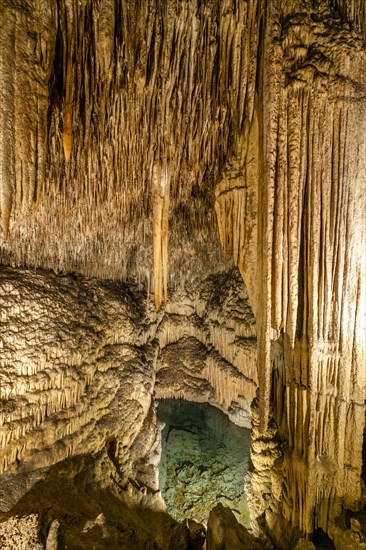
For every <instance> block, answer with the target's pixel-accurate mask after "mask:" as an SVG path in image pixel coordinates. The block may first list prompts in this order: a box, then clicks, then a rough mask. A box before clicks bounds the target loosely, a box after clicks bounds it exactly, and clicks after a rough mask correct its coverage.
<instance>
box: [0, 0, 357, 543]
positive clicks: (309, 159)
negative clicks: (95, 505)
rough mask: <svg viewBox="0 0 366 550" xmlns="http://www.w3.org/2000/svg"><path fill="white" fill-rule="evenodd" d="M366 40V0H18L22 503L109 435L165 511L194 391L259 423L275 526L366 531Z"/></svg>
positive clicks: (12, 497) (12, 159) (17, 351)
mask: <svg viewBox="0 0 366 550" xmlns="http://www.w3.org/2000/svg"><path fill="white" fill-rule="evenodd" d="M365 43H366V4H365V2H364V0H318V1H316V2H315V1H311V0H288V1H287V0H286V1H285V0H273V1H269V0H238V1H232V0H223V1H221V0H208V1H207V2H199V1H198V0H189V1H187V2H180V1H177V0H167V2H156V1H155V0H143V1H141V2H132V1H129V0H103V1H100V2H96V1H94V0H80V1H74V0H57V1H56V0H35V1H33V0H24V2H17V1H15V0H2V2H1V7H0V224H1V229H0V263H1V266H2V268H1V271H0V323H1V324H0V331H1V332H0V352H1V355H0V377H1V379H0V398H1V410H0V424H1V425H0V442H1V456H0V458H1V460H0V471H1V473H2V474H1V479H0V509H1V510H2V511H3V513H4V514H5V513H8V512H9V511H11V510H12V512H9V513H10V515H11V514H12V513H14V514H15V511H14V510H15V508H14V506H16V505H17V504H18V503H19V502H20V500H21V499H22V498H25V497H26V495H27V494H28V493H29V491H30V490H32V488H34V485H35V483H36V482H37V480H41V479H44V476H45V475H47V472H48V471H49V469H50V468H52V467H56V466H57V464H59V463H60V462H62V461H65V460H71V461H72V460H74V459H79V458H80V457H81V456H85V457H89V458H90V459H91V460H92V459H93V458H95V457H96V456H97V454H98V453H104V454H105V453H107V455H108V452H109V454H110V455H111V457H113V460H112V458H110V459H109V460H110V461H111V462H112V463H113V464H114V461H115V464H116V465H117V466H116V467H118V476H117V477H116V480H115V484H116V485H117V486H118V487H119V484H122V486H123V487H129V489H128V490H129V491H130V492H132V493H133V495H135V496H134V498H135V497H136V498H138V495H140V494H143V495H144V498H146V499H147V500H149V502H150V501H151V502H150V504H151V507H152V508H153V509H154V510H155V511H156V510H160V509H161V506H163V503H162V501H161V499H160V497H159V494H158V493H155V491H157V461H158V457H159V440H158V432H159V430H158V427H157V426H156V410H155V405H156V403H155V400H156V399H161V398H172V397H180V398H184V399H187V400H191V401H197V402H209V403H212V404H214V405H215V406H217V407H218V408H220V409H221V410H222V411H223V412H225V413H226V414H227V415H228V416H229V418H231V419H232V420H234V421H235V422H237V423H238V424H241V425H242V426H247V427H250V426H251V425H252V454H251V456H252V462H253V467H254V469H253V472H251V473H250V474H249V475H248V478H247V489H248V502H249V508H250V513H251V520H252V527H253V529H254V530H255V532H256V533H257V534H261V536H265V535H266V536H267V537H269V539H270V540H271V541H272V543H273V544H274V545H279V546H280V547H281V548H283V549H284V550H287V549H291V550H292V548H293V547H294V546H295V545H296V544H297V542H298V540H299V538H306V537H307V538H311V537H312V536H313V534H314V533H315V532H320V531H317V530H318V529H321V530H322V531H323V532H324V533H325V534H326V536H327V537H329V538H330V539H331V540H332V541H333V543H334V544H335V546H336V548H337V550H344V549H347V550H348V548H352V550H353V548H355V549H356V550H358V549H361V548H363V546H364V545H365V541H366V526H365V524H364V521H363V517H364V510H365V504H364V503H365V485H364V480H365V474H363V477H362V468H363V465H362V449H363V441H364V438H365V397H366V389H365V388H366V351H365V348H366V342H365V304H366V259H365V250H366V243H365V235H366V231H365V219H366V218H365V209H366V204H365V197H366V176H365V175H366V73H365V66H366V46H365ZM233 266H236V268H237V271H236V270H234V269H233ZM25 268H26V269H25ZM41 269H42V270H43V271H40V270H41ZM81 275H83V277H82V276H81ZM241 278H242V279H243V280H244V281H245V285H246V288H247V291H246V290H245V289H244V286H243V284H242V280H241ZM103 281H104V282H103ZM106 281H108V282H106ZM257 392H258V400H255V402H254V403H253V400H254V398H255V397H256V394H257ZM252 404H253V411H251V405H252ZM97 471H98V472H99V473H97V474H96V477H98V476H100V477H103V476H102V474H101V473H100V470H98V469H97ZM80 473H81V472H80ZM69 477H70V479H73V475H72V468H71V471H70V476H69ZM45 490H46V489H45ZM123 491H124V492H128V491H127V488H125V489H124V490H123ZM135 493H136V494H135ZM136 495H137V496H136ZM125 496H126V495H125ZM123 498H124V497H123V495H122V494H119V495H118V497H117V500H118V499H122V500H123ZM151 499H152V500H151ZM122 500H121V502H122ZM145 505H146V506H148V504H147V502H146V503H145V504H144V506H145ZM159 507H160V508H159ZM66 512H67V501H66V498H65V500H64V502H63V507H62V510H60V509H58V514H59V515H60V516H62V514H63V513H66ZM36 513H37V506H36V505H34V507H33V508H32V506H30V507H29V509H28V511H27V515H31V514H36ZM100 513H101V511H100V510H93V513H91V514H89V516H88V517H87V518H86V520H85V521H91V522H96V521H97V520H96V518H98V517H100ZM107 515H108V514H107ZM107 515H106V514H105V513H104V512H103V517H104V518H105V521H106V524H104V523H100V521H101V520H100V521H99V520H98V521H99V523H97V524H96V525H95V526H94V527H93V529H96V532H97V533H98V537H102V533H103V525H109V523H110V518H108V517H107ZM51 516H52V514H51V515H50V518H49V519H50V522H49V523H48V524H47V529H49V528H50V527H51V525H52V522H53V521H54V520H56V519H57V520H59V521H61V519H62V517H57V514H56V515H55V516H52V517H51ZM4 517H5V516H4ZM38 517H39V516H38ZM51 519H52V521H51ZM352 520H353V521H352ZM39 521H40V520H39ZM357 522H359V525H358V524H357ZM68 525H69V524H68ZM90 525H91V524H90ZM172 525H174V527H172V530H173V531H174V529H175V528H176V524H175V523H174V524H172ZM81 527H82V526H81V523H80V525H78V528H79V531H80V529H81ZM69 528H70V525H69ZM83 528H84V527H83ZM47 529H46V530H44V531H43V532H42V537H43V538H42V541H43V542H44V543H45V541H46V538H47V535H48V531H47ZM93 529H91V531H92V530H93ZM136 529H137V528H136ZM169 529H170V528H169ZM177 529H178V531H176V536H177V538H178V539H179V540H181V544H182V545H184V544H186V545H187V544H188V543H187V541H186V539H187V536H188V534H187V533H188V531H186V530H185V527H184V526H183V527H182V526H178V527H177ZM187 529H188V528H187ZM60 530H61V531H62V529H61V527H60ZM61 531H60V533H61ZM173 531H172V532H173ZM81 532H82V529H81ZM134 532H135V531H134ZM136 532H137V531H136ZM169 532H170V531H169ZM146 533H147V531H146ZM114 534H115V535H116V536H117V538H118V536H119V535H118V534H116V533H115V532H114ZM60 536H61V534H60ZM65 536H66V535H65ZM70 536H74V535H70ZM75 536H76V535H75ZM83 536H84V535H83ZM85 536H87V535H86V534H85ZM110 536H111V537H112V539H113V536H114V535H112V534H110ZM159 536H160V535H159ZM144 537H145V535H144V536H143V540H144V541H145V538H144ZM146 537H148V535H147V534H146ZM112 539H111V540H112ZM163 539H164V537H160V538H159V541H160V542H159V543H158V542H157V544H161V545H163V544H165V545H167V544H170V541H171V537H170V535H168V534H167V533H165V539H166V540H163ZM146 540H147V539H146ZM156 540H158V538H157V539H156ZM314 540H315V539H314ZM184 541H186V542H184ZM100 544H102V542H101V543H100ZM126 544H127V542H126ZM136 544H137V543H136ZM141 544H145V543H144V542H142V543H141ZM174 544H175V543H174Z"/></svg>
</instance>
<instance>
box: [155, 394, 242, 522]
mask: <svg viewBox="0 0 366 550" xmlns="http://www.w3.org/2000/svg"><path fill="white" fill-rule="evenodd" d="M158 417H159V418H160V419H161V420H162V421H163V422H165V428H164V430H163V432H162V458H161V462H160V466H159V471H160V475H159V485H160V489H161V492H162V496H163V499H164V501H165V503H166V506H167V511H168V512H169V514H171V515H172V516H173V517H174V518H175V519H177V520H178V521H183V520H185V519H190V518H191V519H194V520H196V521H198V522H200V523H203V524H205V525H206V524H207V520H208V516H209V513H210V510H212V509H213V508H214V507H215V506H216V505H217V504H218V503H222V504H223V505H225V506H229V507H230V508H231V509H232V510H233V511H234V513H235V515H236V518H237V519H238V521H240V522H241V523H242V524H243V525H245V526H247V527H249V512H248V506H247V501H246V495H245V491H244V474H245V473H246V471H247V470H248V468H249V447H250V431H249V430H248V429H246V428H241V427H238V426H235V425H234V424H232V423H231V422H230V421H229V419H228V418H227V417H226V416H225V415H224V414H223V413H222V412H221V411H219V410H217V409H215V408H214V407H212V406H210V405H207V404H204V405H202V404H194V403H188V402H184V401H178V400H177V401H174V400H164V401H161V402H160V404H159V408H158Z"/></svg>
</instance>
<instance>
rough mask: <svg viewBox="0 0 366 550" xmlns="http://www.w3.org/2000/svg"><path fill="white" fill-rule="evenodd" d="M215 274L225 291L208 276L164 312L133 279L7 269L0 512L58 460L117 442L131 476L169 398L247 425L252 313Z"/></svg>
mask: <svg viewBox="0 0 366 550" xmlns="http://www.w3.org/2000/svg"><path fill="white" fill-rule="evenodd" d="M216 278H218V279H219V281H220V283H221V290H224V288H225V286H226V289H227V292H222V293H220V296H218V294H217V285H218V281H217V280H215V277H214V276H211V277H210V278H209V279H208V280H206V281H202V282H201V283H198V282H196V284H195V285H194V286H193V288H190V290H189V291H188V290H187V292H186V295H185V296H183V295H182V293H181V291H180V303H181V308H180V307H179V298H178V297H177V298H176V300H175V301H174V303H175V306H174V308H173V309H174V310H173V311H169V310H167V311H165V312H164V313H163V312H157V311H156V309H155V307H154V305H153V302H152V301H151V300H150V298H149V296H148V295H146V292H142V291H139V290H138V287H137V285H136V284H135V285H132V284H130V285H127V284H121V283H113V282H109V283H100V282H97V281H96V280H91V279H84V278H82V277H76V276H74V277H69V276H64V277H60V276H57V275H55V274H51V273H47V272H43V273H42V272H39V273H35V272H34V271H31V270H16V269H10V268H3V269H2V270H1V272H0V288H1V294H0V295H1V298H0V302H1V324H0V327H1V330H0V336H1V340H0V341H1V352H2V353H1V363H0V365H1V386H0V399H1V403H2V407H1V416H0V418H1V426H0V436H1V453H0V456H1V463H0V468H1V474H2V476H1V489H0V504H1V508H0V509H1V511H7V510H9V509H10V508H11V507H12V506H13V505H14V504H16V502H17V501H18V500H19V498H20V497H21V496H23V494H24V493H26V492H27V490H28V489H29V488H30V487H31V486H32V485H33V484H34V482H35V480H36V479H37V475H38V476H42V475H43V474H44V471H46V470H47V469H48V468H49V467H50V466H52V465H53V464H55V463H57V462H59V461H61V460H64V459H66V458H67V457H69V456H76V455H81V454H83V455H86V454H88V453H92V454H95V453H97V452H99V451H102V450H103V449H104V448H105V447H106V446H107V444H109V443H108V442H110V441H112V440H113V441H114V442H115V443H114V447H115V449H114V455H115V460H116V462H117V463H118V467H119V470H120V474H121V478H122V480H123V479H128V478H129V477H131V478H132V479H135V477H136V475H137V474H136V471H135V467H136V468H137V465H136V464H135V462H136V461H137V462H138V460H140V459H142V458H143V457H144V456H145V454H146V453H147V452H148V451H149V450H150V448H151V447H153V444H154V438H155V436H156V432H155V431H154V429H153V428H152V426H154V425H155V424H156V420H155V416H154V402H155V399H157V398H159V397H162V396H163V395H164V396H165V397H167V396H169V397H174V398H177V397H181V398H185V399H189V400H192V401H202V400H204V401H209V402H211V403H212V404H213V405H215V406H217V407H219V408H221V409H222V410H223V411H224V412H225V413H226V414H228V415H229V416H230V417H231V418H232V419H233V420H234V421H236V423H238V424H244V425H247V426H248V425H250V418H251V413H250V404H251V401H252V400H253V398H254V396H255V393H256V388H257V383H256V377H255V372H256V367H255V361H256V355H255V353H253V351H255V322H254V317H253V314H252V313H251V311H250V307H249V305H248V299H247V295H246V291H245V288H244V286H243V283H242V281H241V278H240V276H239V274H237V273H235V271H234V272H229V273H227V274H226V275H224V274H222V273H221V274H218V275H216ZM195 305H196V307H195ZM240 306H241V307H240ZM245 311H246V316H245V314H244V313H243V312H245ZM218 312H219V320H218V319H217V314H218ZM215 315H216V317H215ZM243 322H245V324H246V327H247V330H246V334H244V335H243V324H244V323H243ZM235 326H239V327H240V329H241V333H240V332H238V333H237V334H235V332H234V330H233V328H232V327H235ZM248 332H249V334H250V337H248ZM233 333H234V335H235V338H236V340H237V342H236V350H237V356H236V357H234V358H233V348H232V341H231V340H232V337H233ZM228 334H229V336H228ZM188 357H189V359H190V362H188V361H187V365H188V366H187V370H186V372H184V368H183V367H181V366H180V364H179V363H180V362H181V363H184V361H185V360H187V358H188ZM243 357H244V358H246V362H244V361H243V360H242V359H243ZM169 358H170V361H169ZM248 358H249V360H248ZM231 361H232V362H231ZM200 362H202V364H203V368H202V369H201V372H200V369H199V368H198V365H199V364H200ZM182 368H183V371H182ZM151 438H152V440H151V441H150V439H151ZM152 479H153V475H151V476H150V480H149V476H147V481H149V483H150V484H152ZM149 483H148V484H149ZM157 489H158V487H154V490H157Z"/></svg>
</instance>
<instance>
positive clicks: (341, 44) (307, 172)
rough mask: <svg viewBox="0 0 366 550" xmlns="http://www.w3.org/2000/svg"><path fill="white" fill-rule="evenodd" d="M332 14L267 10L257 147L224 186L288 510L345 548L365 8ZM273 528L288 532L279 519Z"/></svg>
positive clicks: (286, 5) (225, 216) (360, 401)
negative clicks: (250, 204)
mask: <svg viewBox="0 0 366 550" xmlns="http://www.w3.org/2000/svg"><path fill="white" fill-rule="evenodd" d="M347 4H349V6H348V7H349V8H350V4H351V3H347ZM334 8H335V5H334V4H330V5H327V4H326V3H325V2H318V3H315V4H312V5H310V3H306V2H271V3H270V5H267V7H266V10H264V12H263V13H262V18H263V19H262V21H263V25H265V27H266V33H265V34H264V37H262V44H263V47H262V48H261V52H262V53H261V54H260V55H262V56H263V58H262V60H261V59H259V75H260V76H259V87H258V104H259V106H258V108H257V109H256V110H255V116H254V118H253V121H252V128H251V130H250V134H249V135H250V136H253V137H254V136H256V135H257V134H258V132H259V135H260V143H261V146H260V147H259V150H258V147H257V146H256V147H253V144H252V142H251V137H250V138H249V141H248V149H247V153H246V155H244V156H243V158H242V159H240V158H234V160H233V161H231V165H233V164H234V163H236V164H239V168H240V170H236V173H235V174H234V178H233V177H232V176H231V173H230V170H231V167H230V165H229V166H228V170H227V172H226V173H225V172H224V177H223V180H222V181H221V182H220V183H219V193H217V200H218V201H219V203H218V205H217V206H216V209H217V212H218V215H219V224H220V225H221V227H222V230H221V234H220V236H221V239H222V244H223V246H224V247H225V246H226V247H227V246H228V244H227V243H229V246H228V247H229V249H230V250H231V253H232V255H233V258H234V261H235V262H236V264H237V265H238V267H239V268H240V271H241V272H242V273H243V277H244V279H245V281H246V283H247V286H248V290H249V295H250V298H251V301H252V303H253V309H254V311H255V312H256V320H257V327H258V328H257V330H258V363H257V364H258V379H259V392H260V417H261V429H262V432H263V433H265V432H266V430H267V426H268V421H269V418H270V415H271V413H272V414H273V416H274V418H275V420H276V422H277V424H278V428H279V433H280V435H281V438H282V440H283V442H285V452H284V462H283V466H282V475H283V478H284V482H283V489H282V495H281V504H280V506H279V508H280V509H281V512H282V514H283V516H284V517H285V518H286V519H287V520H288V521H289V522H290V523H291V524H292V525H293V526H294V527H295V526H298V527H299V528H300V529H301V530H302V531H305V532H312V531H313V530H314V529H315V528H316V527H318V526H319V527H321V528H322V529H324V531H329V532H330V533H331V534H332V536H334V537H335V538H336V537H337V535H336V531H337V528H336V527H335V523H334V522H335V518H336V517H337V516H338V515H339V516H340V517H342V514H341V512H342V510H344V509H346V508H349V509H355V510H356V509H358V507H359V504H360V499H361V483H360V476H361V467H362V453H361V446H362V437H363V436H362V431H363V429H364V423H365V406H364V399H365V380H366V379H365V375H366V369H365V366H366V362H365V325H364V313H365V305H364V304H365V239H364V236H365V217H364V213H365V201H364V193H365V189H366V186H365V183H366V178H365V174H366V170H365V168H366V126H365V122H366V116H365V115H366V103H365V89H366V87H365V86H366V81H365V73H364V70H363V67H364V66H365V61H366V59H365V48H364V40H365V32H364V31H365V24H364V23H365V18H364V17H365V11H364V8H363V7H362V6H361V4H360V5H356V4H355V5H353V7H352V9H351V8H350V9H346V4H345V3H343V4H342V3H341V4H338V8H339V11H337V10H336V9H334ZM347 18H348V22H347ZM257 113H258V117H259V122H258V121H257V120H256V116H257ZM258 126H259V130H258ZM250 162H251V163H252V164H253V163H257V166H256V167H255V168H254V167H253V166H252V167H251V168H250V172H249V173H248V169H247V166H248V164H249V163H250ZM253 173H254V174H255V173H256V174H257V175H258V177H257V179H256V181H257V185H256V186H254V188H255V191H254V192H253V184H252V181H251V177H252V174H253ZM233 179H235V182H234V185H233ZM238 189H239V191H238ZM223 190H225V192H226V196H225V199H224V200H225V205H226V209H224V208H223V207H222V202H223V201H222V200H221V198H220V193H222V192H223ZM238 193H240V196H239V197H238ZM247 200H249V201H251V200H254V204H255V206H256V208H254V210H253V209H252V215H250V216H249V218H248V217H247V214H246V206H245V201H247ZM255 210H257V216H256V219H255V218H254V216H253V212H255ZM220 216H221V220H220ZM247 221H248V226H247ZM253 228H254V230H255V229H256V228H258V230H257V231H256V233H255V236H254V237H253V235H252V230H253ZM247 230H248V231H249V235H247V234H246V231H247ZM229 232H230V234H228V233H229ZM248 246H249V247H253V248H254V249H255V250H253V252H252V253H251V255H250V257H249V260H250V261H249V262H248V261H247V258H246V257H245V254H244V252H245V247H248ZM238 249H239V251H240V250H241V254H240V253H238V252H237V250H238ZM259 251H260V252H259ZM253 266H254V268H253ZM253 277H254V278H255V279H254V280H253ZM251 291H252V294H251ZM272 406H273V411H272V410H271V407H272ZM264 508H265V505H264ZM269 508H270V507H269ZM274 508H275V509H276V508H277V509H278V502H276V504H275V505H274ZM267 520H268V523H269V525H271V528H272V529H273V530H274V531H275V530H276V529H280V527H279V523H278V516H277V515H276V513H275V514H273V516H271V512H270V511H269V510H268V511H267ZM277 538H278V539H279V538H280V535H279V533H277Z"/></svg>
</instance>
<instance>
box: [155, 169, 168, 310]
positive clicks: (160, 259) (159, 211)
mask: <svg viewBox="0 0 366 550" xmlns="http://www.w3.org/2000/svg"><path fill="white" fill-rule="evenodd" d="M152 193H153V227H154V229H153V239H154V296H155V307H156V309H157V310H159V309H160V307H161V304H162V303H164V305H166V302H167V296H168V218H169V193H170V175H169V172H168V168H167V167H166V166H165V167H164V168H162V167H161V166H160V165H159V166H158V165H156V164H155V165H154V168H153V183H152Z"/></svg>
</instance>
